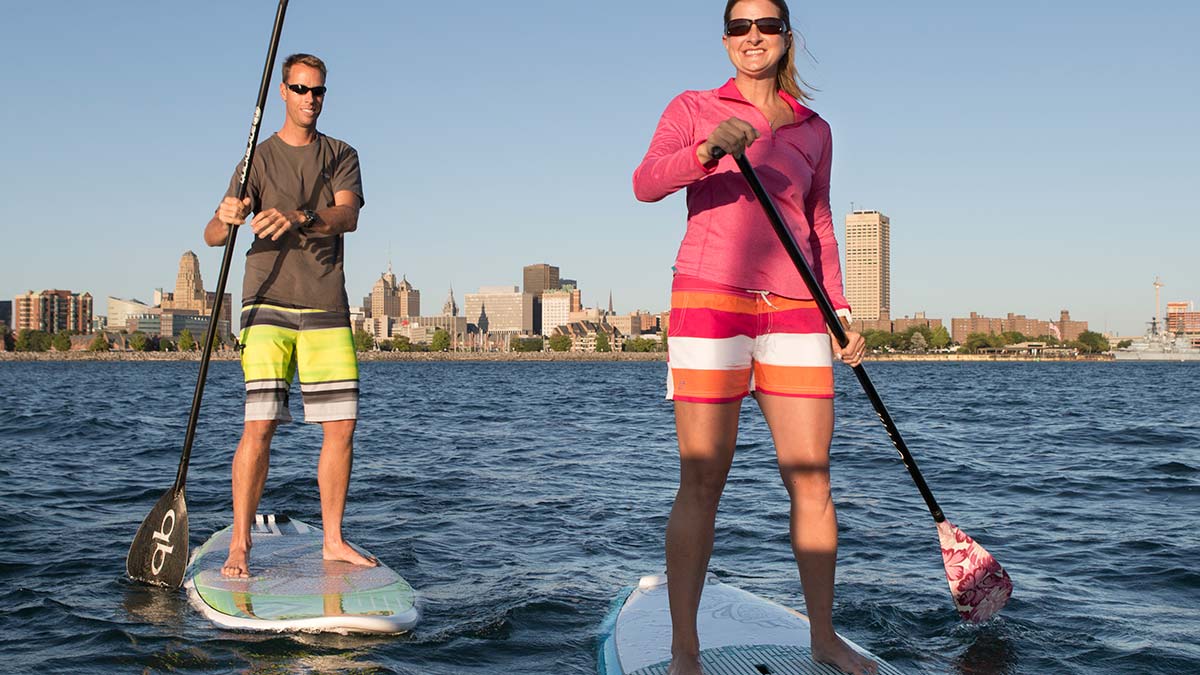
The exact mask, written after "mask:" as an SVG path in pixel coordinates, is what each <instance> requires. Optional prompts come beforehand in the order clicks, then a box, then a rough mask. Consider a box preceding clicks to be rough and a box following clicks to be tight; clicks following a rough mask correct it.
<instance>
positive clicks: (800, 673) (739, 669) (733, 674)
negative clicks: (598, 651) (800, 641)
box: [629, 645, 901, 675]
mask: <svg viewBox="0 0 1200 675" xmlns="http://www.w3.org/2000/svg"><path fill="white" fill-rule="evenodd" d="M700 664H701V665H702V666H704V672H705V673H710V674H711V675H743V674H745V675H843V673H842V671H840V670H838V669H837V668H834V667H833V666H831V665H828V664H824V663H816V662H815V661H813V660H812V651H811V650H809V649H808V648H807V647H792V646H784V645H750V646H745V647H720V648H717V649H704V650H701V652H700ZM670 665H671V662H670V661H667V662H664V663H657V664H655V665H653V666H647V667H645V668H641V669H639V670H635V671H633V672H632V673H629V675H667V668H668V667H669V666H670ZM879 673H880V675H901V673H900V671H898V670H896V669H895V668H893V667H892V666H890V665H888V664H887V663H882V662H881V663H879Z"/></svg>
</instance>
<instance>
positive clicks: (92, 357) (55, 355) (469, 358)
mask: <svg viewBox="0 0 1200 675" xmlns="http://www.w3.org/2000/svg"><path fill="white" fill-rule="evenodd" d="M212 360H213V361H234V362H236V361H238V360H239V357H238V354H237V353H236V352H232V351H221V352H216V353H214V354H213V355H212ZM666 360H667V355H666V354H665V353H664V352H607V353H596V352H359V353H358V361H359V362H360V363H365V362H370V361H416V362H431V361H448V362H449V361H462V362H534V363H538V362H577V363H593V362H608V363H614V362H619V363H627V362H638V361H662V362H665V361H666ZM48 361H49V362H64V361H116V362H138V361H197V362H198V361H200V352H198V351H196V352H55V351H49V352H0V363H3V362H18V363H20V362H24V363H29V362H48ZM864 362H873V363H874V362H914V363H915V362H920V363H981V362H1004V363H1014V362H1022V363H1025V362H1028V363H1080V362H1086V363H1115V362H1116V359H1115V358H1114V357H1113V356H1112V355H1111V354H1094V355H1087V356H1077V357H1072V358H1041V357H1034V356H997V355H994V354H881V355H873V356H868V357H867V358H866V359H864Z"/></svg>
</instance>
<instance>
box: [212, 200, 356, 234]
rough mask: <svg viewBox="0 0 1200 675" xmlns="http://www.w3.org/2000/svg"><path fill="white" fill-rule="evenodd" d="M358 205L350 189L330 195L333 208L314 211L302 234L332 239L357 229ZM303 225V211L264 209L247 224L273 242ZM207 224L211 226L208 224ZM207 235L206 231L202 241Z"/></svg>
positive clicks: (256, 232) (255, 232)
mask: <svg viewBox="0 0 1200 675" xmlns="http://www.w3.org/2000/svg"><path fill="white" fill-rule="evenodd" d="M361 206H362V202H361V201H360V200H359V198H358V195H356V194H354V193H353V192H351V191H350V190H339V191H337V192H336V193H334V195H333V206H330V207H328V208H324V209H321V210H320V211H317V212H316V213H317V219H316V220H315V221H314V222H313V223H311V224H310V225H309V226H308V227H307V228H306V229H305V231H306V232H307V233H308V235H309V236H310V237H333V236H336V235H339V234H343V233H345V232H353V231H355V230H357V229H358V210H359V208H360V207H361ZM303 222H304V212H303V211H280V210H279V209H267V210H266V211H262V212H260V213H258V214H257V215H255V216H254V220H252V221H250V228H251V229H253V230H254V234H255V236H257V237H259V238H262V239H266V238H267V237H270V238H271V240H272V241H275V240H278V239H279V238H280V237H282V236H283V235H284V233H286V232H288V231H289V230H299V229H300V224H301V223H303ZM209 225H210V227H211V225H212V224H211V223H209ZM207 234H208V231H207V230H206V231H205V237H206V240H207ZM222 237H224V235H222ZM222 241H224V240H223V239H222Z"/></svg>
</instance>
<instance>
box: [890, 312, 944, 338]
mask: <svg viewBox="0 0 1200 675" xmlns="http://www.w3.org/2000/svg"><path fill="white" fill-rule="evenodd" d="M922 326H924V327H925V328H928V329H929V330H936V329H938V328H941V327H942V320H941V319H930V318H928V317H926V316H925V312H917V313H916V314H913V315H912V317H911V318H910V317H907V316H906V317H903V318H900V319H892V332H893V333H903V332H904V331H906V330H908V329H909V328H913V327H918V328H919V327H922Z"/></svg>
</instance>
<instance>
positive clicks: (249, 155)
mask: <svg viewBox="0 0 1200 675" xmlns="http://www.w3.org/2000/svg"><path fill="white" fill-rule="evenodd" d="M287 4H288V0H279V9H278V10H277V11H276V12H275V27H274V28H273V29H272V30H271V46H270V47H269V48H268V50H267V63H266V65H265V66H263V73H262V82H261V83H260V84H259V85H258V103H257V105H255V107H254V118H253V120H252V121H251V123H250V137H249V138H248V139H247V141H246V155H245V157H243V159H242V172H241V177H240V178H239V179H238V192H237V199H238V201H239V202H240V201H241V200H243V199H245V198H246V180H247V178H249V176H250V163H251V162H252V161H254V150H255V146H256V145H258V130H259V128H261V126H262V113H263V107H264V106H266V104H267V90H268V89H269V88H270V86H271V71H272V69H274V68H275V52H276V51H277V50H278V48H279V34H280V33H281V32H282V31H283V15H284V14H285V13H286V12H287ZM236 240H237V227H236V226H233V225H230V226H229V231H228V234H227V235H226V237H225V256H224V258H222V259H221V273H220V275H219V276H218V278H217V297H216V300H215V301H214V302H213V309H212V316H210V317H209V319H208V333H207V337H206V338H205V339H204V346H203V350H204V351H203V355H202V356H201V357H200V374H199V375H198V376H197V377H196V390H195V392H194V393H193V394H192V411H191V413H190V414H189V415H188V424H187V433H186V434H185V435H184V437H183V454H182V456H180V458H179V471H177V472H176V474H175V487H174V490H175V491H176V492H178V491H180V490H182V489H183V484H184V481H186V480H187V470H188V461H189V460H190V459H191V457H192V441H193V440H194V439H195V437H196V423H197V422H198V421H199V419H200V400H201V399H202V398H203V397H204V381H205V380H206V379H207V376H208V362H209V360H210V358H211V357H212V349H213V342H214V341H215V338H216V335H217V320H218V319H219V318H220V316H221V304H222V301H223V300H224V299H225V282H226V281H227V280H228V279H229V266H230V263H231V262H232V261H233V248H234V242H235V241H236Z"/></svg>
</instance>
